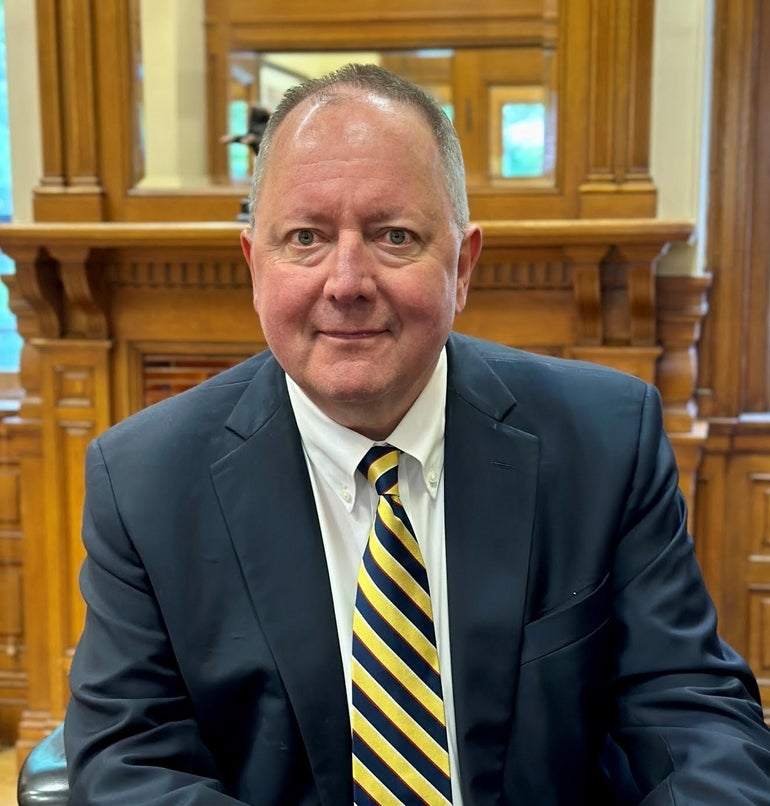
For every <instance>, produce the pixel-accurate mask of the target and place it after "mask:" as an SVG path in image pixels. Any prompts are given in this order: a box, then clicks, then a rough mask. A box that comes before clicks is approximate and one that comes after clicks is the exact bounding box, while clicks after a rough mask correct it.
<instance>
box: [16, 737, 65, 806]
mask: <svg viewBox="0 0 770 806" xmlns="http://www.w3.org/2000/svg"><path fill="white" fill-rule="evenodd" d="M63 734H64V726H63V725H59V727H58V728H56V730H55V731H54V732H53V733H51V734H49V735H48V736H46V737H45V739H43V740H42V741H41V742H40V743H39V744H37V745H36V746H35V747H33V748H32V751H31V752H30V754H29V755H28V756H27V760H26V761H25V762H24V764H23V765H22V768H21V772H20V773H19V785H18V799H19V806H67V801H68V800H69V784H68V783H67V758H66V756H65V755H64V735H63Z"/></svg>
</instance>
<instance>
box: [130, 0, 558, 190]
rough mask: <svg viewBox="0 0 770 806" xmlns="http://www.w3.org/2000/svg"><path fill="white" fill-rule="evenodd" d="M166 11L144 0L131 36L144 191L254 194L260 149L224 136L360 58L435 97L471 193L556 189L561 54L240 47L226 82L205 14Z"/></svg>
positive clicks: (137, 158) (240, 131)
mask: <svg viewBox="0 0 770 806" xmlns="http://www.w3.org/2000/svg"><path fill="white" fill-rule="evenodd" d="M193 2H196V3H200V2H201V0H193ZM161 5H162V4H158V3H155V2H151V0H137V2H136V3H135V7H136V8H137V10H139V9H141V15H139V14H138V13H137V14H136V16H135V21H136V30H135V33H134V36H133V37H132V39H133V40H134V42H135V43H136V45H135V50H134V53H135V56H134V76H135V83H136V86H135V87H134V96H135V103H136V106H137V118H136V120H137V125H136V127H135V128H136V131H135V132H134V141H135V142H134V152H133V160H134V166H135V175H136V176H137V180H138V181H137V187H139V188H141V189H149V190H152V189H169V188H193V187H201V186H210V185H211V184H212V183H213V184H218V185H222V186H223V189H224V188H226V187H228V186H229V187H232V186H239V187H243V186H244V185H246V184H247V183H248V180H249V176H250V173H251V168H252V163H253V153H252V150H251V148H250V147H249V146H248V145H242V144H240V143H227V142H222V141H223V139H225V138H227V136H231V137H232V136H234V135H235V136H237V135H244V134H246V132H247V131H248V128H249V114H250V110H251V108H252V107H254V106H261V107H263V108H265V109H267V110H268V111H272V110H273V109H275V106H276V105H277V104H278V102H279V100H280V98H281V97H282V95H283V93H284V92H285V91H286V89H288V88H289V87H290V86H292V85H294V84H297V83H300V82H302V81H303V80H305V79H307V78H311V77H317V76H320V75H323V74H324V73H327V72H329V71H330V70H333V69H335V68H338V67H341V66H342V65H344V64H346V63H348V62H351V61H358V62H364V63H375V64H380V65H382V66H383V67H386V68H388V69H390V70H392V71H393V72H395V73H397V74H399V75H401V76H403V77H405V78H408V79H410V80H411V81H414V82H415V83H416V84H419V85H420V86H421V87H423V88H424V89H425V90H426V91H427V92H429V93H430V94H431V95H433V97H435V98H436V100H437V101H438V102H439V103H440V104H441V106H442V108H443V109H444V111H445V112H446V113H447V115H448V116H449V118H450V119H452V120H453V122H454V123H455V126H456V127H457V129H458V134H459V136H460V141H461V144H462V147H463V152H464V154H465V158H466V165H467V168H468V178H469V186H473V187H474V188H479V187H484V186H486V187H492V186H495V187H501V186H503V187H504V186H507V185H509V184H512V183H513V184H519V183H522V182H523V183H526V184H528V185H533V186H535V187H542V186H544V185H545V186H549V185H552V184H553V177H554V175H555V165H554V162H555V139H556V138H555V125H556V108H555V100H554V99H555V98H556V95H557V94H556V91H555V86H554V85H553V76H554V73H555V71H554V67H553V65H554V54H553V52H552V51H549V50H548V49H546V48H537V47H524V48H511V49H509V50H504V49H503V50H501V49H497V50H487V49H483V48H476V49H451V48H443V49H439V48H432V49H422V50H421V49H415V50H404V51H398V50H383V51H336V52H332V51H316V52H299V51H292V52H256V51H252V50H246V49H241V50H238V51H233V52H231V53H230V54H229V59H228V63H227V67H226V71H225V70H223V71H222V73H221V74H220V75H221V76H222V78H220V79H219V80H217V81H215V80H214V79H215V76H213V75H209V74H207V59H206V47H207V45H206V36H205V33H204V26H202V25H201V23H200V19H201V18H197V20H196V15H195V14H190V15H177V17H176V18H174V15H168V14H163V13H161ZM172 18H173V19H172ZM139 19H141V25H139ZM225 73H226V77H225ZM220 84H221V85H226V86H220ZM207 86H208V87H209V92H208V93H207V89H206V88H207ZM212 86H214V94H213V95H212V92H211V88H212ZM207 98H208V102H207ZM212 104H213V106H212Z"/></svg>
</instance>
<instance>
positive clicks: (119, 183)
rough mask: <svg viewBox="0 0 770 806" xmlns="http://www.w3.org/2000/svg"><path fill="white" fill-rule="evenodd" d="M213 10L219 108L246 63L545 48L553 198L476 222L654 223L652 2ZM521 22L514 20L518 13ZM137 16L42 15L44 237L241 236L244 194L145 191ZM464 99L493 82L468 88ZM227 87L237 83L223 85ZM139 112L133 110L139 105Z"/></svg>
mask: <svg viewBox="0 0 770 806" xmlns="http://www.w3.org/2000/svg"><path fill="white" fill-rule="evenodd" d="M349 6H350V4H349V3H348V2H347V0H327V3H325V4H324V9H323V14H321V12H320V11H319V10H318V8H317V5H316V4H315V3H312V2H308V0H282V1H281V0H259V2H255V0H207V4H206V20H205V24H206V27H207V37H206V38H207V42H208V46H207V49H208V54H207V58H208V59H209V66H208V84H209V99H210V98H211V96H212V95H213V94H214V93H215V91H216V89H215V88H216V87H219V86H222V87H226V80H227V63H228V60H229V54H230V52H231V51H232V50H245V49H254V50H265V51H276V50H325V49H330V50H332V49H333V50H340V49H344V50H348V49H355V50H381V49H391V48H393V49H399V50H402V49H410V48H417V47H426V48H427V47H449V48H455V49H459V48H488V47H494V48H500V47H515V46H528V47H533V46H535V47H542V48H549V49H552V50H553V51H554V52H555V54H556V58H555V60H554V61H555V63H556V64H555V70H556V71H557V73H556V76H555V85H556V87H557V97H558V117H557V142H556V171H555V176H554V182H553V185H552V187H548V188H543V187H533V186H528V185H527V184H523V183H522V184H517V185H506V186H505V187H494V186H488V187H480V186H478V185H473V186H470V187H469V199H470V206H471V215H472V216H473V217H474V218H475V219H484V220H506V219H569V218H634V217H650V216H654V215H655V204H656V191H655V186H654V184H653V182H652V179H651V177H650V175H649V125H650V95H651V71H652V36H653V11H654V0H638V2H634V3H628V2H627V0H526V2H519V3H515V4H513V3H510V2H503V1H502V0H476V2H475V3H474V4H473V8H469V7H468V4H467V2H466V0H441V2H433V1H432V0H409V2H407V0H384V2H383V3H377V2H375V0H366V2H361V3H358V4H356V7H355V8H350V7H349ZM513 6H515V8H514V7H513ZM137 8H138V2H137V0H100V2H99V3H91V2H89V0H37V23H38V58H39V64H40V85H41V95H42V97H43V98H44V99H45V100H44V104H43V107H42V109H41V117H42V129H43V135H44V136H43V176H42V177H41V181H40V184H39V186H38V187H37V188H36V189H35V192H34V211H35V218H36V220H38V221H228V220H234V219H235V217H236V215H237V212H238V209H239V202H240V197H241V195H242V188H237V187H233V186H219V187H218V186H215V185H212V186H209V187H206V188H200V189H197V188H196V189H184V190H176V189H175V190H140V189H137V188H136V187H134V182H133V177H134V176H136V165H137V159H138V155H137V153H136V147H135V142H136V138H135V136H134V134H135V131H136V122H135V117H136V116H135V115H133V114H132V113H133V108H134V104H133V100H132V99H133V97H134V86H133V81H132V74H133V73H132V71H133V69H134V66H135V63H136V54H135V47H136V45H135V43H136V42H137V40H138V37H137V28H136V26H137V24H138V17H137V13H138V12H137ZM463 80H464V83H462V91H463V92H465V93H467V95H465V96H462V97H461V98H460V99H459V103H458V104H457V107H458V110H459V111H460V114H459V115H458V119H457V121H456V125H458V127H460V126H472V125H473V122H469V121H468V120H467V119H463V113H462V110H463V109H465V108H466V106H467V105H466V102H465V99H466V98H468V99H472V98H473V95H474V93H476V94H478V93H479V92H480V91H482V89H481V88H483V86H484V83H483V82H484V77H483V76H480V75H468V76H464V77H463ZM222 82H225V83H222ZM126 99H129V101H128V102H127V101H126Z"/></svg>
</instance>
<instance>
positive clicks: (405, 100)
mask: <svg viewBox="0 0 770 806" xmlns="http://www.w3.org/2000/svg"><path fill="white" fill-rule="evenodd" d="M350 88H352V89H356V90H365V91H368V92H370V93H372V94H374V95H377V96H380V97H382V98H386V99H388V100H390V101H393V102H395V103H400V104H403V105H405V106H410V107H412V108H413V109H416V110H417V111H418V112H419V113H420V114H421V115H422V117H423V118H424V119H425V122H426V123H427V124H428V126H429V127H430V130H431V132H432V133H433V137H434V138H435V141H436V145H437V146H438V150H439V154H440V157H441V162H442V164H443V167H444V177H445V181H446V189H447V193H448V194H449V200H450V202H451V205H452V211H453V217H454V222H455V224H456V226H457V228H458V230H459V232H460V233H463V232H464V231H465V228H466V227H467V226H468V220H469V218H470V214H469V212H468V195H467V191H466V188H465V166H464V164H463V155H462V150H461V149H460V141H459V139H458V137H457V132H456V131H455V129H454V126H453V125H452V122H451V121H450V120H449V118H448V117H447V115H446V113H445V112H444V110H443V109H442V108H441V107H440V106H439V104H438V102H437V101H436V100H435V99H434V98H432V97H431V96H430V95H428V93H427V92H425V91H424V90H423V89H422V88H421V87H418V86H417V85H416V84H413V83H412V82H411V81H407V80H406V79H404V78H401V77H400V76H397V75H396V74H395V73H391V72H390V71H389V70H386V69H385V68H383V67H379V66H377V65H374V64H347V65H345V66H344V67H341V68H340V69H339V70H335V71H334V72H332V73H328V74H327V75H325V76H322V77H321V78H312V79H309V80H308V81H305V82H304V83H302V84H298V85H297V86H295V87H291V88H290V89H289V90H287V92H286V93H285V95H284V96H283V98H282V99H281V102H280V103H279V104H278V107H277V108H276V110H275V112H273V114H272V115H271V116H270V120H269V121H268V124H267V127H266V128H265V132H264V134H263V135H262V141H261V142H260V145H259V151H258V152H257V157H256V162H255V165H254V174H253V176H252V181H251V196H250V198H249V212H250V216H251V226H252V228H253V227H254V211H255V208H256V203H257V198H258V196H259V191H260V188H261V185H262V180H263V178H264V175H265V170H266V167H267V164H268V162H269V160H270V152H271V151H272V145H273V140H274V139H275V132H276V130H277V129H278V127H279V126H280V125H281V123H282V121H283V120H284V118H286V116H287V115H288V114H289V112H291V111H292V109H294V108H295V107H297V106H299V105H300V104H301V103H302V102H303V101H305V100H307V99H308V98H318V99H319V100H321V101H332V100H334V99H336V98H339V97H342V96H343V95H344V89H350Z"/></svg>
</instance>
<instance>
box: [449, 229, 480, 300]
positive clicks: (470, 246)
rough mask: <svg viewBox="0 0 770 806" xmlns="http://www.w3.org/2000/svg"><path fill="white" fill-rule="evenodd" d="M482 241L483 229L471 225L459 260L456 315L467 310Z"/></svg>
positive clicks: (463, 241)
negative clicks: (472, 278) (469, 289)
mask: <svg viewBox="0 0 770 806" xmlns="http://www.w3.org/2000/svg"><path fill="white" fill-rule="evenodd" d="M481 241H482V236H481V227H478V226H476V225H475V224H470V225H469V226H468V228H467V229H466V230H465V234H464V235H463V240H462V243H461V244H460V254H459V256H458V258H457V296H456V301H455V313H460V311H462V310H463V308H465V303H466V301H467V299H468V288H469V287H470V284H471V275H472V274H473V269H474V267H475V266H476V261H477V260H478V259H479V255H480V254H481Z"/></svg>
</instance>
